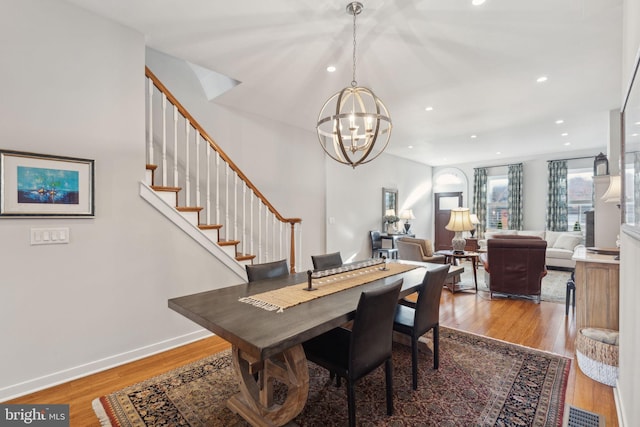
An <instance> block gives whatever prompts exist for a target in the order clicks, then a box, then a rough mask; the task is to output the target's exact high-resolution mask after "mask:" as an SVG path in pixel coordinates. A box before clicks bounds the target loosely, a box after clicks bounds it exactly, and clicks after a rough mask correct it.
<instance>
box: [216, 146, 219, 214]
mask: <svg viewBox="0 0 640 427" xmlns="http://www.w3.org/2000/svg"><path fill="white" fill-rule="evenodd" d="M219 171H220V153H218V152H217V151H216V224H220V174H219Z"/></svg>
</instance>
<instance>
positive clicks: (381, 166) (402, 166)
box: [325, 136, 433, 261]
mask: <svg viewBox="0 0 640 427" xmlns="http://www.w3.org/2000/svg"><path fill="white" fill-rule="evenodd" d="M391 138H392V141H393V136H392V137H391ZM392 143H393V142H392ZM326 169H327V174H326V180H327V212H326V218H327V224H326V225H325V227H326V230H327V233H326V235H327V252H333V251H341V253H342V258H343V260H345V261H354V260H362V259H365V258H369V257H371V243H370V239H369V231H370V230H380V228H381V226H382V188H383V187H385V188H395V189H397V190H398V211H402V210H403V209H413V214H414V216H415V217H416V219H415V220H413V221H411V223H412V226H411V231H412V232H413V233H414V234H416V236H417V237H424V238H429V239H431V240H433V196H432V191H431V190H432V180H431V174H432V170H431V169H432V168H431V167H429V166H426V165H424V164H422V163H417V162H412V161H409V160H405V159H400V158H398V157H395V156H391V155H385V154H382V155H381V156H380V157H378V158H377V159H376V160H374V161H373V162H371V163H367V164H365V165H361V166H358V167H356V168H355V169H353V168H351V167H349V166H345V165H342V164H340V163H338V162H335V161H333V160H331V159H328V158H327V160H326Z"/></svg>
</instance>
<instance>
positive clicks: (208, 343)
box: [6, 289, 618, 427]
mask: <svg viewBox="0 0 640 427" xmlns="http://www.w3.org/2000/svg"><path fill="white" fill-rule="evenodd" d="M564 310H565V309H564V305H563V304H556V303H548V302H544V301H543V302H541V303H540V304H535V303H533V302H531V301H526V300H518V299H494V300H490V299H489V296H488V294H486V293H483V292H480V293H478V295H476V294H475V293H474V292H458V293H456V294H451V293H450V292H449V291H448V290H447V289H444V290H443V292H442V299H441V306H440V319H441V323H440V324H441V325H443V326H447V327H451V328H456V329H461V330H464V331H468V332H473V333H476V334H480V335H486V336H490V337H493V338H496V339H500V340H504V341H508V342H512V343H516V344H521V345H524V346H528V347H534V348H537V349H540V350H544V351H549V352H553V353H557V354H562V355H565V356H567V357H571V358H573V362H572V365H571V373H570V376H569V385H568V388H567V393H566V403H567V404H571V405H573V406H576V407H579V408H582V409H585V410H587V411H590V412H595V413H598V414H601V415H603V416H604V417H605V418H606V425H607V426H608V427H616V426H618V420H617V415H616V408H615V403H614V400H613V389H612V388H611V387H608V386H606V385H603V384H600V383H598V382H596V381H593V380H591V379H590V378H588V377H586V376H585V375H584V374H582V372H581V371H580V369H579V368H578V365H577V362H576V360H575V357H574V347H575V346H574V342H575V334H576V330H575V316H574V315H573V311H572V310H570V311H569V316H565V312H564ZM228 347H229V344H228V343H227V342H226V341H224V340H222V339H220V338H218V337H212V338H207V339H204V340H201V341H198V342H196V343H193V344H190V345H187V346H183V347H180V348H177V349H174V350H170V351H167V352H164V353H161V354H158V355H155V356H151V357H148V358H145V359H142V360H139V361H136V362H132V363H129V364H126V365H123V366H120V367H117V368H113V369H110V370H107V371H104V372H101V373H98V374H94V375H91V376H88V377H85V378H81V379H78V380H75V381H71V382H69V383H65V384H62V385H59V386H56V387H52V388H50V389H47V390H43V391H40V392H37V393H33V394H30V395H27V396H23V397H21V398H18V399H15V400H12V401H9V402H6V403H51V404H53V403H67V404H69V405H70V412H71V414H70V415H71V426H82V427H85V426H98V425H99V423H98V421H97V418H96V417H95V415H94V412H93V409H92V407H91V401H92V400H93V399H94V398H96V397H98V396H102V395H104V394H108V393H111V392H113V391H116V390H119V389H121V388H123V387H126V386H128V385H131V384H135V383H136V382H139V381H142V380H144V379H146V378H149V377H151V376H154V375H158V374H160V373H162V372H166V371H168V370H171V369H173V368H175V367H178V366H181V365H184V364H187V363H189V362H192V361H195V360H198V359H200V358H202V357H204V356H206V355H208V354H211V353H216V352H218V351H221V350H223V349H225V348H228Z"/></svg>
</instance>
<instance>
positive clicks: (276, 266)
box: [245, 259, 289, 283]
mask: <svg viewBox="0 0 640 427" xmlns="http://www.w3.org/2000/svg"><path fill="white" fill-rule="evenodd" d="M245 268H246V270H247V281H248V282H249V283H251V282H255V281H257V280H265V279H273V278H275V277H281V276H286V275H288V274H289V267H288V266H287V260H286V259H283V260H280V261H274V262H265V263H263V264H252V265H245Z"/></svg>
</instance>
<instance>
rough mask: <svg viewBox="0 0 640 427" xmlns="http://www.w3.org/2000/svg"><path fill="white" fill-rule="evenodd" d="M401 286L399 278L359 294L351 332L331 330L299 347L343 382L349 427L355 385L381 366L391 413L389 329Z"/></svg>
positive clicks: (352, 420)
mask: <svg viewBox="0 0 640 427" xmlns="http://www.w3.org/2000/svg"><path fill="white" fill-rule="evenodd" d="M401 286H402V279H400V280H397V281H395V282H394V283H393V284H391V285H388V286H384V287H382V288H378V289H374V290H370V291H364V292H362V293H361V294H360V300H359V302H358V307H357V309H356V314H355V318H354V320H353V325H352V328H351V330H349V329H346V328H343V327H338V328H334V329H332V330H330V331H328V332H325V333H324V334H322V335H319V336H317V337H315V338H312V339H311V340H309V341H306V342H304V343H303V344H302V345H303V347H304V351H305V353H306V355H307V359H308V360H310V361H312V362H313V363H315V364H317V365H319V366H322V367H323V368H326V369H327V370H329V372H330V373H332V374H336V375H338V377H339V378H340V377H342V378H344V379H345V380H346V383H347V406H348V413H349V426H355V425H356V405H355V398H356V394H355V383H356V382H357V381H358V380H359V379H360V378H363V377H364V376H366V375H367V374H369V373H370V372H372V371H373V370H375V369H376V368H378V367H379V366H381V365H382V364H383V363H384V366H385V382H386V400H387V415H392V414H393V378H392V370H393V364H392V361H391V355H392V352H391V348H392V335H393V334H392V326H393V314H394V310H395V306H396V305H397V303H398V297H399V294H400V288H401Z"/></svg>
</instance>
